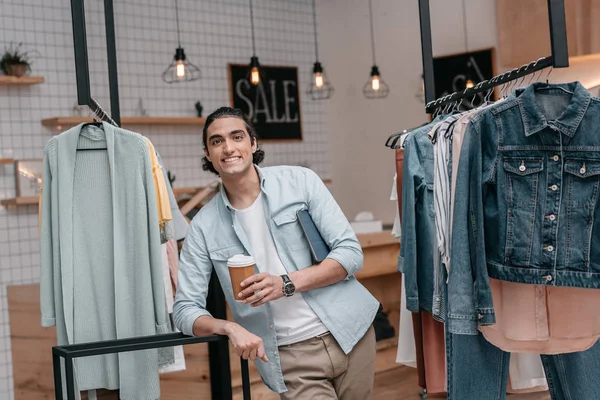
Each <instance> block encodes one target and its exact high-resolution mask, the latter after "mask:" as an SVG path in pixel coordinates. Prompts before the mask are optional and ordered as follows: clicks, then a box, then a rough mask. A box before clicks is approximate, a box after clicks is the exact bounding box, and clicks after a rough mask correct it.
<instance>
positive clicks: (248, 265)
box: [227, 254, 255, 302]
mask: <svg viewBox="0 0 600 400" xmlns="http://www.w3.org/2000/svg"><path fill="white" fill-rule="evenodd" d="M254 264H255V262H254V257H252V256H245V255H243V254H236V255H234V256H232V257H231V258H229V260H227V268H228V269H229V278H230V279H231V286H232V290H233V298H234V299H235V301H237V302H241V301H242V300H243V299H241V298H239V297H238V294H239V293H240V292H241V291H242V289H243V288H242V286H241V283H242V282H243V281H244V280H245V279H247V278H249V277H251V276H252V275H254Z"/></svg>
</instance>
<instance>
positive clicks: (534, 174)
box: [504, 157, 544, 208]
mask: <svg viewBox="0 0 600 400" xmlns="http://www.w3.org/2000/svg"><path fill="white" fill-rule="evenodd" d="M543 170H544V162H543V160H542V159H541V158H523V157H520V158H505V159H504V171H505V172H506V190H505V195H506V201H507V203H508V206H509V207H531V208H533V207H535V205H536V203H537V200H538V192H539V190H538V189H539V179H540V172H542V171H543Z"/></svg>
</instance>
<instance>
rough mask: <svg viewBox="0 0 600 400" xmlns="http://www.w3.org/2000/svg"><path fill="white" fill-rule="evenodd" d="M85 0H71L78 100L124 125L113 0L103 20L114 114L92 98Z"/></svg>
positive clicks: (101, 117)
mask: <svg viewBox="0 0 600 400" xmlns="http://www.w3.org/2000/svg"><path fill="white" fill-rule="evenodd" d="M83 3H84V0H71V16H72V22H73V50H74V52H75V75H76V77H77V103H78V104H79V105H84V106H88V107H89V108H90V110H92V112H93V113H94V115H95V116H96V117H97V119H98V120H100V121H106V122H109V123H111V124H113V125H115V126H120V125H121V112H120V109H119V80H118V71H117V48H116V40H115V16H114V8H113V0H104V24H105V28H106V52H107V59H108V87H109V90H110V108H111V115H112V117H111V116H110V115H108V114H107V113H106V112H105V111H104V109H103V108H102V107H101V106H100V104H98V102H97V101H96V100H94V99H93V98H92V94H91V89H90V69H89V64H88V52H87V33H86V29H85V9H84V5H83Z"/></svg>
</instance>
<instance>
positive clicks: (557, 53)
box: [419, 0, 569, 113]
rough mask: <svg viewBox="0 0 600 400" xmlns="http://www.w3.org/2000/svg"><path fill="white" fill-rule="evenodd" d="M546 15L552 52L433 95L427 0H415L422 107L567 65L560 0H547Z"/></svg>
mask: <svg viewBox="0 0 600 400" xmlns="http://www.w3.org/2000/svg"><path fill="white" fill-rule="evenodd" d="M548 18H549V21H550V44H551V49H552V55H551V56H548V57H545V58H541V59H539V60H537V61H536V62H535V63H534V62H531V63H529V64H527V65H526V66H522V67H520V68H518V69H514V70H512V71H509V72H507V73H504V74H501V75H498V76H496V77H494V78H492V79H490V80H489V81H484V82H480V83H479V84H478V85H476V86H475V87H473V88H470V89H466V90H465V91H460V92H454V93H452V94H451V95H447V96H444V97H442V98H440V99H437V100H434V99H435V80H434V74H433V47H432V44H431V14H430V9H429V0H419V19H420V24H421V53H422V57H423V80H424V90H425V103H426V106H425V111H426V112H427V113H432V112H433V111H435V110H436V109H437V108H439V107H440V106H443V105H447V104H451V103H453V102H456V101H458V100H461V99H464V98H467V97H471V96H473V95H475V94H478V93H482V92H486V91H488V90H490V89H492V88H494V87H497V86H500V85H503V84H505V83H507V82H510V81H514V80H516V79H519V78H522V77H523V76H526V75H529V74H531V73H534V72H535V71H538V70H541V69H544V68H547V67H553V68H565V67H568V66H569V50H568V45H567V26H566V19H565V3H564V0H548Z"/></svg>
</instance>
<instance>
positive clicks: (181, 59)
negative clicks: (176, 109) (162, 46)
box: [162, 0, 202, 83]
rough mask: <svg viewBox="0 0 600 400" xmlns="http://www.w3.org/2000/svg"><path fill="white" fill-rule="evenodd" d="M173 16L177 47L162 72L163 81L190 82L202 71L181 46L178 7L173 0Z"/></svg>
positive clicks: (198, 77)
mask: <svg viewBox="0 0 600 400" xmlns="http://www.w3.org/2000/svg"><path fill="white" fill-rule="evenodd" d="M175 16H176V19H177V49H175V56H174V57H173V61H172V62H171V64H170V65H169V66H168V67H167V69H166V70H165V72H163V74H162V78H163V81H165V82H166V83H175V82H191V81H195V80H196V79H200V77H201V75H202V73H201V72H200V68H198V67H197V66H195V65H194V64H192V63H191V62H190V61H189V60H188V59H187V57H186V55H185V51H184V50H183V47H181V34H180V32H179V7H178V5H177V0H175Z"/></svg>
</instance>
